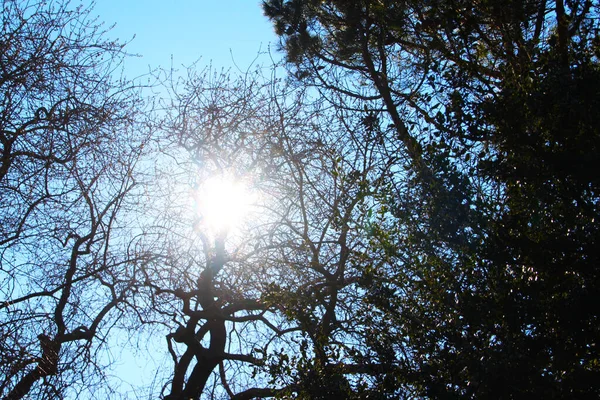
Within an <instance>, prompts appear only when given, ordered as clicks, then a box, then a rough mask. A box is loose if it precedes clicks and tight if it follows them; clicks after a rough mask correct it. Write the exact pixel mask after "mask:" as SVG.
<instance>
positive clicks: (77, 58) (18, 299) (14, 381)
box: [0, 0, 146, 399]
mask: <svg viewBox="0 0 600 400" xmlns="http://www.w3.org/2000/svg"><path fill="white" fill-rule="evenodd" d="M1 7H2V27H1V28H0V29H1V31H0V48H1V51H0V88H1V91H2V99H1V100H0V161H1V163H0V288H1V289H0V297H1V298H0V343H1V344H0V396H1V397H3V398H6V399H20V398H23V397H25V396H35V397H40V398H41V397H45V398H56V397H63V396H64V395H65V394H66V393H69V391H70V393H78V392H79V391H82V390H93V389H92V388H93V386H94V382H97V380H95V379H92V377H93V376H95V377H97V378H98V377H101V376H102V373H103V372H102V370H101V367H102V362H101V361H100V359H99V358H97V353H96V352H97V350H98V347H99V346H100V345H101V344H102V343H103V342H104V341H105V340H106V334H107V332H108V329H110V326H111V324H113V323H114V319H115V318H118V316H119V311H118V309H117V306H118V305H119V303H120V302H121V301H122V300H123V298H124V297H125V296H126V295H127V293H128V291H129V290H131V288H132V285H133V284H132V281H131V279H130V278H128V277H131V276H132V269H134V268H135V266H136V265H137V264H138V263H140V262H141V261H142V258H143V257H142V256H141V254H140V253H139V252H138V251H137V249H136V248H134V247H132V246H131V240H132V239H131V238H132V237H135V234H136V232H135V226H134V225H133V224H132V222H133V220H131V219H129V217H127V215H128V211H130V210H132V209H133V207H135V206H136V202H138V201H139V199H140V191H139V189H138V187H137V186H138V184H139V183H140V182H139V181H140V179H141V177H140V176H138V173H137V169H138V162H139V159H140V156H141V154H143V152H144V145H145V143H146V137H145V134H144V133H143V131H142V130H141V129H140V125H139V124H138V123H137V122H138V121H140V117H141V114H140V111H141V108H140V107H141V105H142V102H140V97H139V90H138V89H136V88H135V86H134V85H133V84H132V83H131V82H127V81H125V80H115V79H114V76H115V71H117V70H118V67H119V65H120V63H121V61H122V59H123V57H124V55H125V54H124V52H123V46H122V45H121V44H118V43H116V42H113V41H110V40H108V39H105V38H104V35H105V31H104V30H103V28H102V26H101V24H99V23H98V22H97V21H96V20H95V19H94V18H92V16H91V14H90V13H91V9H90V8H84V7H82V6H79V7H76V8H74V7H72V6H71V5H70V4H69V3H68V2H66V1H54V2H42V1H39V2H37V1H35V2H23V1H12V0H11V1H4V2H3V3H2V6H1ZM109 320H110V321H113V322H108V321H109ZM94 368H98V369H96V370H94ZM90 372H91V374H89V373H90ZM84 376H86V378H84Z"/></svg>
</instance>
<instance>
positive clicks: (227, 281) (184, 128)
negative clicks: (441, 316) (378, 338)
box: [144, 70, 401, 399]
mask: <svg viewBox="0 0 600 400" xmlns="http://www.w3.org/2000/svg"><path fill="white" fill-rule="evenodd" d="M274 71H276V70H273V71H271V70H270V71H269V75H268V76H263V75H262V74H263V71H261V70H257V71H255V72H249V73H247V74H246V75H244V76H242V77H232V76H230V75H229V74H227V73H214V72H212V71H210V70H207V71H203V72H201V73H197V72H194V71H190V75H189V76H188V78H187V79H186V80H185V81H184V82H183V87H181V86H179V87H176V88H174V91H173V99H172V100H173V102H172V107H173V108H172V109H171V110H170V114H169V117H168V118H167V119H166V120H165V123H164V126H163V129H164V131H165V132H169V133H170V135H171V136H170V137H171V140H172V144H173V145H174V148H171V149H170V150H166V152H167V153H169V152H175V153H171V154H173V157H172V160H173V161H175V160H176V162H177V164H178V166H177V167H176V168H175V169H176V171H173V170H171V171H169V174H168V175H169V176H170V182H171V186H169V187H168V189H166V191H167V192H169V193H171V194H172V197H171V200H169V201H166V204H169V205H171V208H169V210H170V211H166V212H165V215H168V217H167V219H168V221H169V222H168V223H167V222H163V225H164V227H165V231H166V232H168V233H166V235H167V236H168V235H170V236H172V237H174V238H175V239H174V240H173V242H172V244H171V246H172V248H171V250H169V251H167V252H165V253H163V255H162V257H158V258H157V259H155V260H154V261H156V262H151V263H149V264H148V265H146V266H145V268H144V271H145V273H146V274H147V279H146V282H145V283H146V286H147V288H148V289H149V290H148V291H147V295H148V296H149V297H150V299H151V300H149V301H146V302H145V304H148V305H150V308H152V312H153V313H154V315H158V316H161V315H162V319H163V321H164V320H166V319H170V320H171V321H173V322H174V323H175V325H173V326H172V328H171V333H169V334H168V335H167V343H168V351H169V353H170V354H171V357H172V359H173V362H174V368H173V372H172V376H171V379H170V382H169V383H168V384H167V385H166V386H165V392H166V393H168V395H167V396H166V397H165V398H169V399H183V398H200V397H201V396H205V397H207V398H220V397H222V398H235V399H245V398H248V399H249V398H258V397H273V396H275V395H284V394H286V393H289V394H292V393H295V394H296V395H302V396H313V397H314V396H316V395H317V393H320V395H322V396H325V397H327V396H334V395H336V394H337V395H340V394H341V393H345V390H346V389H347V387H350V386H349V385H350V383H349V381H348V379H347V378H345V377H344V375H345V374H367V375H379V374H381V373H383V371H384V369H385V365H384V363H383V361H382V360H378V359H377V358H376V356H374V358H373V359H372V360H371V362H369V363H367V362H366V361H365V360H362V361H360V362H357V361H353V360H352V359H350V358H348V357H346V356H344V354H348V352H351V351H352V350H351V349H352V348H353V347H354V345H355V343H359V342H360V340H361V339H360V334H362V332H359V329H360V328H358V327H357V326H356V318H357V315H356V313H357V312H359V310H361V309H362V310H363V311H364V304H363V302H364V299H363V298H362V292H361V289H360V286H361V285H362V284H363V281H364V280H365V279H368V270H369V269H368V266H369V265H370V264H372V263H376V262H377V259H380V258H381V257H380V254H378V252H377V251H375V250H374V247H373V246H372V243H369V238H368V231H369V230H370V229H373V226H374V225H377V224H378V223H383V221H384V220H385V218H384V215H385V213H386V211H385V210H384V209H382V208H381V207H382V204H381V202H380V201H379V199H378V198H377V196H378V194H379V193H381V191H382V190H383V188H384V185H385V182H386V180H385V179H384V178H385V177H386V176H387V175H388V174H389V173H390V171H392V170H394V168H398V167H399V165H400V162H401V160H400V159H399V154H400V153H399V152H398V151H397V150H398V149H394V148H392V147H391V145H390V144H389V143H383V142H382V141H381V140H379V139H378V137H377V135H376V134H374V132H372V128H373V127H372V126H370V125H369V124H368V123H365V121H364V120H363V119H361V118H354V117H353V115H352V114H351V113H348V112H347V111H346V110H341V109H334V108H328V107H327V103H326V102H323V101H320V100H319V99H315V98H311V92H310V91H304V90H302V89H298V88H293V87H291V86H289V85H287V84H285V82H283V81H281V80H278V79H277V78H276V77H275V76H274V74H275V72H274ZM270 74H273V75H270ZM357 106H358V105H357ZM177 148H179V150H175V149H177ZM182 148H183V150H184V151H183V153H182V152H181V149H182ZM223 174H227V175H228V176H230V177H231V176H232V177H233V178H234V179H237V180H242V181H245V182H246V183H247V185H248V186H249V187H250V189H251V191H253V192H254V193H255V194H256V195H257V198H256V200H255V202H254V204H253V205H252V211H249V212H248V213H247V214H248V215H247V218H246V219H245V221H244V223H243V224H242V226H239V227H236V228H235V229H233V230H232V231H231V232H229V233H228V234H227V235H225V234H223V233H221V234H219V233H217V234H215V233H214V232H213V233H212V234H211V231H210V227H207V226H206V225H205V224H204V223H203V220H202V217H203V216H202V215H198V214H197V212H196V211H195V210H194V206H193V204H192V205H190V204H189V201H188V202H187V203H186V202H181V201H178V200H177V199H181V198H182V197H186V196H188V197H189V196H192V197H193V196H194V195H193V193H194V191H195V190H196V189H197V188H199V187H201V186H202V184H203V182H204V181H205V180H206V179H209V178H210V177H212V176H215V175H217V176H221V175H223ZM174 177H180V181H179V183H173V178H174ZM190 193H191V194H190ZM232 212H233V211H232ZM158 319H160V317H155V320H158ZM317 370H318V371H321V370H327V371H329V372H330V375H331V376H333V377H335V383H336V385H332V382H320V381H318V380H314V379H313V377H314V376H316V375H313V374H312V373H311V371H317Z"/></svg>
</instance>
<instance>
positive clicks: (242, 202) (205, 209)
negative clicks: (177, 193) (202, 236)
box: [194, 176, 255, 234]
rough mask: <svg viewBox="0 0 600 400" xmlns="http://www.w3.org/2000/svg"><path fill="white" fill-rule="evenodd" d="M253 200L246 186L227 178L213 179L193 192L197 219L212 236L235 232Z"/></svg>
mask: <svg viewBox="0 0 600 400" xmlns="http://www.w3.org/2000/svg"><path fill="white" fill-rule="evenodd" d="M254 200H255V195H254V194H253V193H252V191H251V190H250V188H249V187H248V184H247V183H246V182H244V181H243V180H239V179H234V178H232V177H228V176H213V177H210V178H207V179H206V180H204V181H203V182H202V184H201V185H200V186H199V187H198V189H197V190H195V191H194V202H195V204H196V212H197V216H198V218H199V219H200V222H201V224H202V225H203V226H204V227H206V228H208V229H209V230H210V231H212V232H213V233H215V234H224V233H228V232H229V231H231V230H233V229H236V228H239V225H240V224H241V223H242V222H243V220H244V219H245V217H246V216H247V215H248V212H249V211H250V210H249V209H250V207H251V205H252V203H253V202H254Z"/></svg>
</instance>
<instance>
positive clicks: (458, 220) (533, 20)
mask: <svg viewBox="0 0 600 400" xmlns="http://www.w3.org/2000/svg"><path fill="white" fill-rule="evenodd" d="M264 10H265V14H266V15H267V16H268V17H269V18H271V19H272V21H273V23H274V26H275V29H276V32H277V33H278V34H279V35H280V36H281V39H282V48H283V49H284V50H285V52H286V55H287V60H288V62H289V66H290V70H291V72H292V73H293V74H294V75H295V76H296V78H297V79H298V80H299V81H300V83H299V84H305V85H309V86H312V87H314V88H316V89H317V90H318V92H319V94H320V95H322V96H323V97H325V98H327V99H328V100H329V101H330V102H331V103H332V104H333V105H334V106H335V107H338V108H343V109H349V108H351V104H353V103H352V100H356V99H359V100H362V101H364V102H366V105H365V109H364V112H363V115H364V119H365V121H367V120H368V121H369V122H370V123H372V124H374V125H375V126H376V128H377V129H376V131H377V132H378V134H379V136H380V138H381V140H383V141H385V142H386V143H394V142H396V141H398V140H399V141H400V142H401V143H402V145H403V154H406V156H407V157H408V161H407V165H406V166H407V168H408V172H407V173H406V175H408V176H409V177H410V179H409V180H406V179H403V178H402V177H403V176H405V175H404V174H403V173H397V174H395V176H394V177H393V178H392V179H391V183H392V186H393V188H394V190H393V191H392V193H393V195H392V196H390V197H389V198H388V200H389V207H390V209H391V210H392V214H393V215H390V216H388V218H387V219H386V222H389V225H387V226H385V229H383V230H381V231H380V232H378V235H377V237H378V238H379V240H380V242H381V243H380V245H381V247H382V249H389V256H390V257H389V259H388V263H386V264H385V268H378V269H377V270H376V272H377V273H376V274H375V277H374V279H373V281H372V283H371V284H370V286H369V287H367V288H365V289H366V290H367V292H366V295H367V298H369V299H371V301H372V302H373V304H374V306H375V307H376V308H377V309H378V310H379V312H381V313H382V315H383V316H382V317H381V318H380V319H379V320H375V319H372V320H368V321H365V323H367V324H368V326H370V327H371V329H372V330H375V331H379V332H385V333H384V334H383V335H382V336H381V337H378V338H377V340H376V341H372V343H369V342H368V341H366V339H367V338H366V337H365V343H369V345H370V346H371V347H372V348H373V349H374V350H376V349H377V348H381V347H382V346H383V348H384V351H383V353H384V354H386V355H387V356H388V357H389V358H391V359H392V360H396V362H397V363H398V365H400V362H399V361H400V360H408V363H405V364H404V365H403V366H402V368H400V369H399V370H398V372H397V373H396V372H394V371H393V370H389V373H388V378H389V382H391V387H392V388H393V387H410V388H413V389H415V390H416V392H417V393H419V394H420V395H424V396H427V397H431V398H438V397H453V396H454V397H505V398H515V397H521V396H526V395H528V396H536V397H542V396H543V397H560V398H573V397H590V398H593V397H596V396H597V395H598V391H599V388H598V385H597V383H595V382H596V379H597V377H598V372H599V371H598V352H597V349H596V347H597V346H596V344H595V340H596V339H595V338H596V337H597V336H598V328H597V323H596V321H597V318H598V315H599V310H598V307H597V306H596V305H595V304H596V302H594V300H593V299H594V298H596V297H597V294H598V293H597V289H596V288H597V287H598V253H597V250H596V249H597V247H598V246H597V244H598V229H597V223H596V221H597V218H598V212H599V209H598V190H599V186H598V175H597V173H595V169H596V168H597V165H598V145H599V143H600V135H599V132H598V124H597V120H598V111H597V110H598V107H597V106H598V99H597V95H596V93H597V92H598V85H599V83H600V80H599V76H598V73H599V65H598V61H599V60H598V56H599V54H598V49H599V48H598V44H599V42H598V37H599V36H598V11H599V9H598V5H597V4H594V3H593V2H591V1H569V2H563V1H555V2H546V1H540V2H512V3H509V4H507V3H506V2H496V1H489V2H470V1H443V2H441V1H440V2H435V1H434V2H422V1H368V0H365V1H300V0H293V1H278V0H273V1H266V2H264ZM360 111H361V110H360V109H358V108H356V112H360ZM387 343H395V344H397V345H400V344H402V345H403V347H404V349H403V350H402V351H399V350H395V349H393V348H391V347H390V346H387V348H386V347H385V346H386V344H387ZM406 353H408V354H409V356H408V357H405V354H406ZM382 393H383V392H382Z"/></svg>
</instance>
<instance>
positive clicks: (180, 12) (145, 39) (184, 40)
mask: <svg viewBox="0 0 600 400" xmlns="http://www.w3.org/2000/svg"><path fill="white" fill-rule="evenodd" d="M94 13H95V14H97V15H98V16H99V18H100V20H101V21H105V23H106V24H107V25H108V26H110V25H111V24H113V23H116V26H115V28H114V29H113V30H112V31H111V33H110V35H109V36H110V37H111V38H119V39H120V40H121V41H126V40H129V39H131V38H133V36H134V35H135V38H134V39H133V41H132V42H131V43H130V44H129V45H128V46H127V50H128V51H129V52H131V53H136V54H140V55H141V56H142V57H141V58H136V59H130V60H128V61H127V63H126V68H127V69H126V75H127V76H128V77H130V78H132V77H134V76H136V75H140V74H143V73H146V72H148V66H150V67H158V66H162V67H169V66H170V64H171V57H172V59H173V66H174V67H175V68H180V67H181V66H182V65H186V66H187V65H190V64H192V63H193V62H194V61H196V60H198V59H200V66H204V65H208V64H209V63H212V65H213V66H214V67H215V68H217V69H220V68H229V67H232V68H235V67H234V64H233V61H232V57H233V60H235V63H236V64H237V66H238V67H239V68H240V69H242V70H245V69H247V68H248V67H249V66H250V64H251V63H252V61H253V60H254V58H255V57H256V55H257V53H258V52H259V50H260V51H266V50H268V48H269V46H271V50H272V53H273V54H275V53H276V43H277V38H276V36H275V34H274V33H273V28H272V26H271V24H270V23H269V21H268V20H267V19H266V17H264V16H263V13H262V9H261V7H260V1H259V0H218V1H216V0H171V1H165V0H98V1H97V3H96V6H95V8H94ZM263 60H266V59H263Z"/></svg>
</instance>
